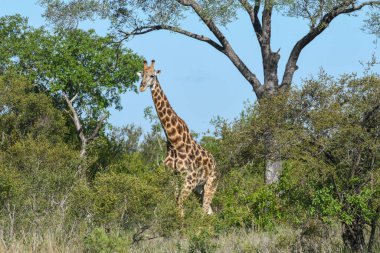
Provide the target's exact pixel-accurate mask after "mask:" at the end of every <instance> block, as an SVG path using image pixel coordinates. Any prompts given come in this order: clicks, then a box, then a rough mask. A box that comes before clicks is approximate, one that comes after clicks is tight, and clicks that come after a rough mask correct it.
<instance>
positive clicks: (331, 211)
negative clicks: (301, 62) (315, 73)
mask: <svg viewBox="0 0 380 253" xmlns="http://www.w3.org/2000/svg"><path fill="white" fill-rule="evenodd" d="M379 97H380V78H379V77H378V76H372V75H369V76H365V77H363V78H357V77H356V76H355V75H345V76H343V77H341V78H340V79H338V80H336V79H335V78H332V77H330V76H328V75H326V74H325V73H321V75H320V77H319V78H318V79H310V80H307V81H306V82H305V85H304V87H303V88H302V90H299V91H295V92H292V94H291V95H290V96H289V98H287V99H286V101H287V102H286V103H287V107H288V108H290V110H288V109H286V110H284V112H285V113H283V114H282V115H283V116H284V117H285V118H286V120H285V122H286V123H285V124H282V125H281V126H280V128H278V129H277V130H276V131H275V132H276V133H277V134H278V135H281V137H278V138H277V140H279V142H278V145H280V147H281V149H282V150H285V151H286V154H287V156H288V157H287V159H288V161H291V162H290V163H289V166H290V171H288V172H287V174H288V175H287V176H286V177H287V179H284V180H285V181H286V180H288V183H287V184H289V183H290V185H291V184H293V183H294V182H296V183H295V185H294V187H291V188H290V189H287V190H286V191H287V192H286V193H287V194H286V195H285V196H288V197H290V198H291V196H292V195H293V196H294V197H296V199H293V200H294V201H297V202H299V201H300V200H302V199H304V201H305V202H304V204H306V205H307V206H308V208H310V209H309V210H311V212H312V213H314V214H315V215H316V216H317V217H319V218H321V219H322V220H324V221H332V220H335V219H337V220H339V222H341V224H342V227H343V231H342V238H343V241H344V243H345V245H346V246H347V248H349V249H351V250H352V251H353V252H366V251H369V252H371V251H372V246H373V243H374V235H375V230H376V226H377V225H376V224H377V222H378V217H379V210H380V209H379V200H380V199H379V197H380V195H379V193H380V192H379V191H380V188H379V181H378V180H379V173H380V170H379V168H380V159H379V157H380V156H379V155H380V146H379V136H380V128H379V124H378V122H379V120H380V110H379V109H380V104H379V99H378V98H379ZM289 173H290V174H289ZM289 177H293V179H289ZM289 180H290V181H289ZM291 182H293V183H291ZM288 186H289V185H288ZM288 186H286V185H285V189H286V187H288ZM295 192H298V193H300V194H294V193H295ZM300 196H304V197H301V198H300ZM293 203H294V202H293ZM367 227H369V228H370V234H371V236H370V238H369V241H368V242H366V241H365V236H364V231H365V229H366V228H367Z"/></svg>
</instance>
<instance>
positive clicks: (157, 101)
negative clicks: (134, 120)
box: [151, 80, 191, 147]
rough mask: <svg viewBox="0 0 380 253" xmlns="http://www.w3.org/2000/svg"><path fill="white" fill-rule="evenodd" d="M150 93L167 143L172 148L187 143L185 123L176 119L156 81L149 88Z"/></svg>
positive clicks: (188, 138) (188, 137) (189, 137)
mask: <svg viewBox="0 0 380 253" xmlns="http://www.w3.org/2000/svg"><path fill="white" fill-rule="evenodd" d="M151 91H152V98H153V102H154V106H155V108H156V111H157V115H158V118H159V119H160V121H161V124H162V127H163V128H164V131H165V134H166V137H167V139H168V142H169V143H170V144H171V145H172V146H173V147H176V146H180V145H181V144H182V143H187V142H189V141H190V139H191V135H190V132H189V129H188V127H187V125H186V123H185V122H184V121H183V120H182V119H181V118H180V117H178V115H177V114H176V113H175V111H174V110H173V108H172V107H171V106H170V103H169V100H168V98H167V97H166V95H165V93H164V91H163V90H162V88H161V85H160V83H159V81H158V80H157V82H156V84H155V85H154V86H153V87H152V88H151Z"/></svg>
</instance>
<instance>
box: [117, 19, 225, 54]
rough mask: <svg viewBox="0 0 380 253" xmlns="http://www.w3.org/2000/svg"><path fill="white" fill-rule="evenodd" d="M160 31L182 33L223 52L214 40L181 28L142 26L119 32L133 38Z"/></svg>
mask: <svg viewBox="0 0 380 253" xmlns="http://www.w3.org/2000/svg"><path fill="white" fill-rule="evenodd" d="M158 30H168V31H172V32H176V33H180V34H183V35H186V36H188V37H190V38H193V39H197V40H200V41H203V42H206V43H208V44H210V45H211V46H213V47H214V48H216V49H217V50H218V51H222V50H223V46H221V45H219V44H218V43H217V42H215V41H214V40H212V39H210V38H208V37H206V36H203V35H199V34H196V33H192V32H189V31H186V30H184V29H181V28H179V27H175V26H170V25H154V26H142V27H138V28H136V29H134V30H133V31H132V32H124V31H121V30H119V32H120V33H122V34H124V36H125V37H129V36H133V35H141V34H145V33H149V32H153V31H158Z"/></svg>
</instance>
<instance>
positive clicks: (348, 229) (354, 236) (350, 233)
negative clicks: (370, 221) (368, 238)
mask: <svg viewBox="0 0 380 253" xmlns="http://www.w3.org/2000/svg"><path fill="white" fill-rule="evenodd" d="M342 238H343V242H344V245H345V247H346V248H347V250H349V251H351V252H355V253H364V252H365V250H364V249H365V241H364V226H363V224H362V223H361V222H360V221H359V220H357V219H356V220H354V222H353V224H352V225H347V224H343V234H342Z"/></svg>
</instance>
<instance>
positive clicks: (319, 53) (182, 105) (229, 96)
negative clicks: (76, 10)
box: [0, 0, 380, 133]
mask: <svg viewBox="0 0 380 253" xmlns="http://www.w3.org/2000/svg"><path fill="white" fill-rule="evenodd" d="M1 2H2V8H1V10H0V15H1V16H3V15H12V14H16V13H20V14H22V15H23V16H27V17H29V21H30V24H32V25H33V26H41V25H45V20H44V19H43V18H42V17H41V14H42V12H43V9H42V8H41V7H40V6H38V4H37V3H34V2H33V1H25V0H1ZM362 13H363V15H359V16H358V17H354V16H347V15H346V16H340V17H338V18H337V19H336V20H334V21H333V22H332V23H331V24H330V26H329V27H328V29H327V30H326V31H325V32H324V33H323V34H321V35H320V36H319V37H318V38H317V39H315V40H314V41H313V42H312V43H311V44H309V45H308V46H307V47H306V48H305V49H304V50H303V52H302V53H301V56H300V59H299V62H298V66H299V67H300V68H299V69H298V71H297V72H296V74H295V78H294V82H295V83H296V84H300V83H301V80H302V78H306V77H309V76H310V75H315V74H317V73H318V72H319V70H320V68H321V67H323V68H324V69H325V70H326V71H327V72H328V73H329V74H333V75H340V74H343V73H349V72H358V73H361V72H362V70H363V67H362V66H361V64H360V61H362V62H366V61H368V60H370V58H371V56H372V54H373V53H375V55H376V57H377V58H380V50H379V49H378V47H379V45H377V44H378V43H377V44H376V43H374V40H375V37H374V36H372V35H368V34H366V33H364V32H363V31H361V26H362V24H363V22H362V20H363V19H364V18H365V15H364V12H362ZM84 27H86V28H88V27H92V28H95V29H96V30H97V31H98V33H100V34H105V33H106V31H107V25H106V24H104V23H100V22H95V23H86V24H85V26H84ZM186 27H187V28H188V29H189V30H191V31H194V32H200V33H203V34H206V35H209V33H208V31H207V30H206V29H205V27H204V26H203V25H202V24H201V23H200V22H199V21H198V19H197V18H194V17H190V18H189V20H188V21H187V22H186ZM223 30H224V31H225V33H226V36H227V37H228V39H229V40H230V42H231V44H232V45H233V47H234V48H235V50H236V51H237V53H238V54H239V55H240V57H241V58H242V59H243V60H244V61H245V62H246V64H247V65H248V66H249V67H250V68H251V70H252V71H253V72H255V73H256V74H257V76H258V77H259V78H260V80H262V79H263V78H262V66H261V58H260V51H259V47H258V43H257V41H256V39H255V35H254V33H253V31H252V29H251V25H250V22H249V18H248V16H247V15H245V13H240V16H239V20H238V21H236V22H234V23H232V24H231V25H229V26H228V28H227V29H223ZM307 30H308V27H307V26H306V22H305V21H304V20H300V19H294V18H286V17H282V16H280V15H274V16H273V28H272V31H273V32H272V34H273V42H272V48H273V50H277V49H280V54H281V59H280V63H279V65H280V72H279V78H282V71H283V69H284V65H285V62H286V59H287V57H288V56H289V53H290V51H291V49H292V47H293V45H294V44H295V42H296V41H297V40H298V39H299V38H301V36H303V35H304V34H305V33H306V32H307ZM126 46H127V47H129V48H131V49H132V50H134V51H135V52H136V53H138V54H140V55H142V56H144V57H145V58H146V59H147V60H148V61H150V60H151V59H155V60H156V67H157V69H161V71H162V73H161V76H160V78H159V79H160V83H161V85H162V86H163V89H164V91H165V93H166V94H167V96H168V98H169V100H170V103H171V105H172V106H173V108H174V110H175V111H176V112H177V114H178V115H180V117H182V118H183V119H184V120H185V121H186V122H187V124H188V125H189V127H190V129H192V130H194V131H196V132H199V133H202V132H205V131H207V129H211V130H212V126H211V125H210V120H211V119H212V118H213V117H214V116H216V115H220V116H222V117H224V118H227V119H233V118H234V117H236V116H237V115H238V114H239V113H240V112H241V111H242V109H243V107H244V101H247V100H250V101H254V99H255V96H254V93H253V91H252V89H251V86H250V85H249V84H248V83H247V82H246V80H245V79H244V78H243V77H242V76H241V75H240V73H239V72H238V71H237V70H236V69H235V68H234V66H233V65H232V64H231V62H230V61H229V60H228V59H227V58H226V57H225V56H224V55H222V54H221V53H219V52H218V51H216V50H215V49H214V48H212V47H210V46H209V45H208V44H205V43H202V42H199V41H196V40H193V39H190V38H187V37H184V36H181V35H177V34H174V33H169V32H166V31H158V32H153V33H149V34H146V35H142V36H139V37H135V38H134V39H132V40H131V41H129V42H127V44H126ZM375 70H376V71H377V72H380V67H379V66H376V68H375ZM122 104H123V110H122V111H114V110H112V116H111V119H110V121H111V123H113V124H114V125H117V126H122V125H126V124H128V123H135V124H136V125H139V126H142V127H143V129H145V130H148V129H149V128H150V125H149V122H148V121H147V120H145V119H144V117H143V111H144V108H145V107H147V106H153V102H152V99H151V96H150V92H149V91H146V92H145V93H142V94H134V93H128V94H125V95H123V96H122Z"/></svg>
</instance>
